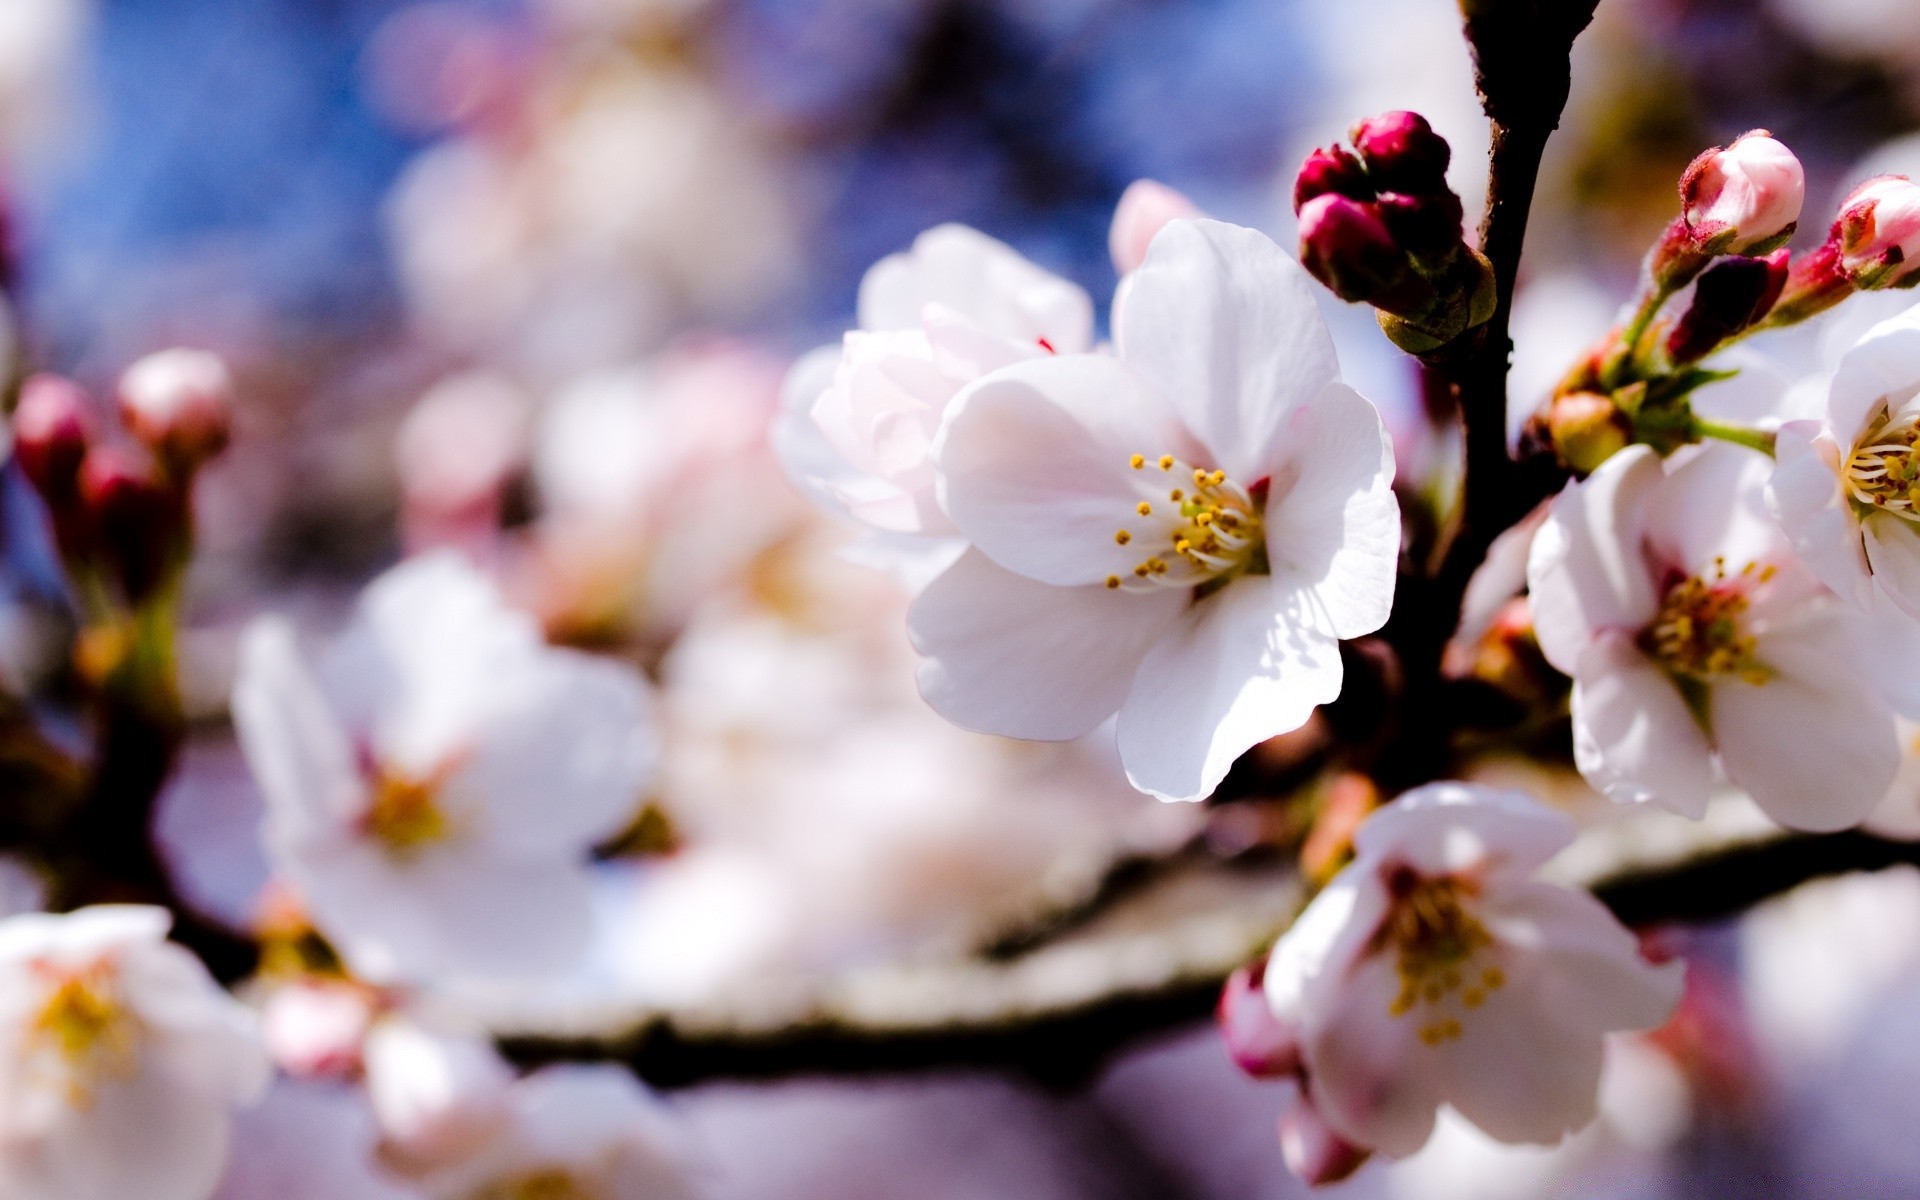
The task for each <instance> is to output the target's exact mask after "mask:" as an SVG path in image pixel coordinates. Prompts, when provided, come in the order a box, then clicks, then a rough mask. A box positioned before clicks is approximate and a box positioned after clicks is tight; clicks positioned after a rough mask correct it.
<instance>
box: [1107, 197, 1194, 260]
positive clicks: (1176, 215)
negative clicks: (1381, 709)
mask: <svg viewBox="0 0 1920 1200" xmlns="http://www.w3.org/2000/svg"><path fill="white" fill-rule="evenodd" d="M1199 215H1200V209H1199V207H1198V206H1197V205H1195V204H1194V202H1193V201H1191V200H1189V199H1187V198H1186V197H1185V196H1183V195H1181V194H1180V193H1179V192H1176V191H1174V190H1173V189H1172V188H1170V187H1168V186H1167V185H1166V184H1164V183H1156V182H1154V181H1153V180H1151V179H1137V180H1135V181H1134V182H1133V183H1131V184H1129V185H1128V186H1127V190H1126V191H1125V192H1123V193H1121V195H1120V203H1119V205H1118V206H1117V207H1116V208H1115V209H1114V210H1113V226H1112V228H1111V229H1110V230H1108V232H1107V249H1108V250H1109V251H1110V252H1111V253H1112V254H1113V269H1114V270H1116V271H1118V272H1120V273H1121V274H1122V275H1126V274H1129V273H1130V272H1132V271H1134V270H1136V269H1137V268H1138V267H1139V266H1140V264H1141V263H1143V262H1145V261H1146V259H1147V247H1148V246H1150V245H1152V244H1153V235H1154V234H1156V233H1159V232H1160V230H1161V229H1162V228H1164V227H1165V226H1166V223H1167V222H1168V221H1176V220H1179V219H1180V218H1181V217H1197V216H1199Z"/></svg>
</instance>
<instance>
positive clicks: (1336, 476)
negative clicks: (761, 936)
mask: <svg viewBox="0 0 1920 1200" xmlns="http://www.w3.org/2000/svg"><path fill="white" fill-rule="evenodd" d="M1115 330H1116V334H1117V337H1118V342H1119V355H1118V357H1108V356H1104V355H1091V354H1086V355H1071V356H1060V357H1046V358H1040V359H1035V360H1033V361H1030V362H1025V363H1020V364H1017V365H1014V366H1011V367H1006V368H1003V369H1001V370H999V371H996V372H995V373H993V374H992V375H989V376H987V377H986V378H985V379H982V380H981V381H979V382H978V383H976V384H974V385H972V386H971V387H970V388H968V389H967V391H966V392H965V393H963V394H962V395H961V396H960V397H959V398H958V399H957V400H956V401H955V403H954V405H953V406H952V408H951V409H950V411H949V413H948V415H947V419H946V422H945V424H944V425H943V426H942V428H941V431H940V436H939V440H938V442H937V444H936V445H935V447H934V455H933V457H934V462H935V464H936V465H937V467H938V469H939V472H940V485H941V502H942V504H943V506H944V508H945V510H946V512H947V514H948V515H949V516H950V517H952V519H953V522H954V524H955V525H956V526H957V527H958V529H959V530H960V532H961V533H962V535H963V536H965V537H966V539H967V540H968V541H969V542H970V543H971V544H972V548H971V549H969V550H968V551H967V553H966V554H965V555H964V556H963V557H962V558H961V559H960V560H959V561H958V562H957V563H956V564H955V565H954V566H953V567H952V568H950V569H949V570H948V571H947V572H946V573H945V574H943V575H942V576H941V577H940V578H939V579H937V580H935V581H934V582H933V583H932V584H931V585H930V586H929V587H928V588H927V590H926V591H925V592H924V593H922V595H921V596H920V599H919V600H918V602H916V604H915V605H914V608H913V611H912V613H911V615H910V617H909V621H910V625H911V628H912V631H913V636H914V642H915V645H916V647H917V648H918V649H919V651H920V652H921V654H923V655H924V656H925V658H926V661H925V663H924V664H923V665H922V668H921V671H920V686H921V690H922V692H923V694H924V695H925V696H926V697H927V700H928V702H929V703H931V704H932V705H933V707H934V708H935V710H937V711H938V712H940V713H941V714H942V715H944V716H946V717H947V718H948V719H949V720H952V721H954V722H955V723H956V724H959V725H961V726H963V727H966V728H969V729H975V730H979V731H982V732H987V733H998V734H1003V735H1008V736H1013V737H1025V738H1038V739H1065V738H1074V737H1079V736H1081V735H1083V734H1085V733H1088V732H1090V731H1091V730H1093V729H1094V728H1095V727H1097V726H1098V725H1100V724H1101V722H1103V721H1105V720H1106V719H1107V718H1108V717H1111V716H1113V715H1114V714H1115V713H1116V712H1117V713H1118V714H1119V718H1120V719H1119V726H1118V737H1119V745H1120V758H1121V761H1122V763H1123V764H1124V765H1125V767H1126V770H1127V775H1128V778H1129V779H1131V780H1132V781H1133V783H1134V785H1135V786H1136V787H1138V788H1140V789H1141V790H1143V791H1148V792H1152V793H1153V794H1155V795H1158V796H1161V797H1163V798H1167V799H1183V800H1184V799H1196V798H1199V797H1202V796H1205V795H1207V794H1208V793H1209V792H1211V791H1212V790H1213V788H1214V787H1215V785H1217V784H1218V783H1219V781H1220V779H1221V778H1222V777H1223V776H1224V775H1225V774H1226V772H1227V768H1228V767H1229V766H1231V765H1232V763H1233V760H1234V759H1235V758H1237V757H1239V755H1240V754H1241V753H1242V752H1243V751H1245V750H1247V749H1248V748H1249V747H1251V746H1253V745H1255V744H1257V743H1259V742H1261V741H1264V740H1265V739H1267V738H1269V737H1273V736H1274V735H1276V734H1280V733H1285V732H1287V731H1288V730H1291V729H1296V728H1298V727H1299V726H1300V725H1301V724H1302V723H1303V722H1305V721H1306V719H1307V718H1308V716H1309V715H1311V713H1312V711H1313V709H1314V707H1315V706H1316V705H1319V704H1324V703H1326V702H1327V701H1329V700H1331V699H1333V698H1334V696H1336V695H1338V694H1339V691H1340V681H1341V667H1340V654H1339V648H1338V644H1337V643H1338V641H1339V640H1340V639H1341V638H1352V637H1359V636H1361V635H1362V634H1366V633H1370V632H1372V631H1373V630H1375V629H1378V628H1379V627H1380V625H1381V623H1382V622H1384V621H1385V620H1386V618H1387V611H1388V609H1389V607H1390V606H1391V604H1392V600H1393V586H1394V577H1395V570H1396V566H1397V562H1398V556H1399V551H1400V536H1399V534H1400V510H1399V507H1398V505H1397V504H1396V503H1395V501H1394V498H1393V493H1392V487H1391V485H1392V482H1393V453H1392V448H1391V445H1390V444H1389V442H1388V438H1387V433H1386V430H1385V428H1384V427H1383V425H1382V424H1381V420H1380V415H1379V413H1378V412H1376V411H1375V410H1374V407H1373V405H1372V404H1370V403H1368V402H1367V401H1366V400H1365V399H1364V398H1363V397H1361V396H1360V395H1359V393H1357V392H1355V391H1353V389H1351V388H1349V387H1347V386H1346V385H1345V384H1342V383H1341V382H1340V381H1339V377H1338V372H1339V366H1338V363H1337V362H1336V360H1335V358H1334V351H1333V342H1332V339H1331V338H1330V337H1329V336H1328V334H1327V327H1326V325H1325V323H1324V322H1322V321H1321V319H1320V315H1319V312H1318V310H1317V308H1316V307H1315V301H1314V295H1313V284H1312V281H1311V280H1309V279H1308V277H1307V274H1306V272H1305V271H1304V270H1302V269H1301V267H1300V265H1299V264H1298V263H1296V262H1294V260H1293V259H1292V258H1290V257H1288V256H1287V254H1286V253H1285V252H1284V251H1282V250H1281V249H1280V248H1279V247H1278V246H1276V245H1274V243H1273V242H1272V241H1271V240H1269V239H1268V238H1267V237H1266V236H1265V235H1263V234H1260V233H1257V232H1255V231H1253V230H1250V229H1242V228H1239V227H1237V226H1232V225H1226V224H1222V223H1219V222H1215V221H1187V220H1181V221H1175V222H1173V223H1172V224H1169V225H1168V226H1167V227H1166V228H1165V229H1163V230H1162V231H1161V233H1160V235H1159V237H1157V238H1156V239H1155V240H1154V244H1153V249H1152V250H1151V251H1149V252H1148V255H1147V261H1146V263H1145V265H1143V266H1142V267H1141V268H1140V270H1139V271H1137V272H1135V274H1134V275H1133V283H1132V286H1131V287H1130V288H1129V289H1128V291H1127V293H1126V295H1125V297H1124V299H1123V302H1122V305H1121V307H1120V308H1119V310H1118V311H1117V313H1116V317H1115Z"/></svg>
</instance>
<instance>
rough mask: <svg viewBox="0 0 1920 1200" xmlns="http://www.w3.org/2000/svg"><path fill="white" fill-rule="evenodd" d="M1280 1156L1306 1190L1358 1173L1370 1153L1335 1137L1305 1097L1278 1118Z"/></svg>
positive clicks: (1318, 1112)
mask: <svg viewBox="0 0 1920 1200" xmlns="http://www.w3.org/2000/svg"><path fill="white" fill-rule="evenodd" d="M1280 1155H1281V1157H1282V1158H1284V1159H1286V1162H1287V1170H1289V1171H1292V1172H1293V1173H1294V1175H1295V1176H1297V1177H1298V1178H1299V1180H1300V1181H1301V1182H1302V1183H1305V1184H1307V1185H1308V1186H1309V1187H1319V1186H1320V1185H1322V1184H1327V1183H1338V1182H1340V1181H1341V1180H1342V1179H1345V1178H1346V1177H1347V1176H1349V1175H1351V1174H1353V1173H1354V1172H1355V1171H1358V1170H1359V1169H1360V1168H1361V1166H1362V1165H1364V1164H1365V1163H1366V1161H1367V1159H1368V1158H1370V1157H1372V1155H1373V1151H1371V1150H1369V1149H1367V1148H1366V1147H1365V1146H1356V1145H1354V1144H1353V1143H1352V1142H1349V1141H1348V1140H1346V1139H1345V1138H1343V1137H1341V1136H1340V1135H1339V1134H1338V1133H1335V1132H1334V1131H1333V1129H1332V1127H1330V1126H1329V1125H1328V1124H1327V1120H1326V1118H1325V1117H1323V1116H1321V1115H1320V1110H1319V1109H1318V1108H1316V1107H1315V1106H1314V1103H1313V1101H1312V1100H1311V1099H1310V1098H1309V1097H1307V1096H1306V1095H1305V1094H1304V1093H1303V1094H1302V1095H1301V1097H1300V1100H1299V1103H1297V1104H1295V1105H1294V1106H1293V1107H1292V1108H1290V1109H1288V1110H1287V1111H1286V1112H1284V1113H1282V1114H1280Z"/></svg>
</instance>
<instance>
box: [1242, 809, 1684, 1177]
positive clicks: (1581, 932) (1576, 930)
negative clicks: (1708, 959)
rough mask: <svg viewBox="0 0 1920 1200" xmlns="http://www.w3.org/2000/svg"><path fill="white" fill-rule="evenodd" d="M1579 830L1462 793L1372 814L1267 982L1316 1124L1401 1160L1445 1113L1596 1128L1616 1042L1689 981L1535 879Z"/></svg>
mask: <svg viewBox="0 0 1920 1200" xmlns="http://www.w3.org/2000/svg"><path fill="white" fill-rule="evenodd" d="M1573 834H1574V825H1573V822H1572V821H1571V820H1570V819H1568V818H1567V817H1564V816H1562V815H1560V814H1558V813H1555V812H1552V811H1551V810H1549V809H1547V808H1545V807H1543V806H1541V805H1540V804H1538V803H1536V802H1535V801H1533V800H1531V799H1530V798H1528V797H1526V796H1524V795H1522V794H1520V793H1517V792H1497V791H1493V790H1490V789H1486V788H1478V787H1473V786H1470V785H1466V784H1451V783H1446V784H1433V785H1430V786H1428V787H1424V788H1419V789H1417V790H1415V791H1413V792H1409V793H1408V794H1406V795H1405V796H1402V797H1401V798H1400V799H1399V800H1397V801H1395V802H1394V803H1392V804H1390V805H1388V806H1387V807H1385V808H1383V809H1381V810H1379V811H1378V812H1376V813H1375V814H1374V815H1373V816H1372V817H1370V818H1368V820H1367V822H1366V823H1365V824H1364V825H1362V826H1361V827H1360V830H1359V833H1358V834H1357V835H1356V837H1355V840H1354V851H1355V857H1354V860H1353V862H1352V863H1350V864H1349V865H1348V866H1347V867H1346V868H1345V869H1344V870H1343V871H1342V872H1341V873H1340V874H1339V875H1338V876H1337V877H1335V879H1334V880H1333V882H1332V883H1330V884H1329V885H1328V886H1327V887H1326V888H1325V889H1324V890H1323V891H1322V892H1321V893H1320V894H1319V895H1318V896H1316V897H1315V898H1314V900H1313V903H1312V904H1310V905H1308V907H1307V910H1306V911H1305V912H1304V913H1302V914H1301V916H1300V919H1299V920H1298V921H1296V922H1295V923H1294V926H1293V928H1292V929H1290V930H1289V931H1288V932H1287V933H1286V934H1285V935H1283V936H1282V937H1281V939H1280V941H1279V942H1278V944H1277V945H1276V946H1275V947H1274V951H1273V955H1272V956H1271V958H1270V959H1269V960H1268V963H1267V968H1266V979H1265V986H1266V992H1267V999H1268V1002H1269V1003H1270V1004H1271V1006H1272V1009H1273V1012H1274V1015H1275V1016H1276V1017H1277V1018H1278V1019H1279V1020H1280V1021H1282V1022H1283V1023H1285V1024H1288V1025H1290V1026H1292V1027H1293V1029H1294V1030H1295V1031H1296V1032H1297V1036H1298V1039H1299V1052H1300V1063H1301V1069H1302V1072H1303V1075H1304V1080H1305V1083H1304V1088H1303V1091H1302V1096H1301V1105H1302V1107H1303V1109H1306V1110H1308V1112H1309V1114H1310V1117H1311V1120H1310V1121H1309V1125H1310V1126H1313V1127H1316V1128H1317V1127H1320V1126H1324V1130H1325V1131H1326V1132H1327V1133H1328V1134H1330V1135H1331V1136H1332V1137H1333V1138H1335V1139H1337V1140H1338V1141H1340V1142H1344V1143H1347V1144H1349V1145H1350V1146H1353V1147H1358V1148H1362V1149H1367V1150H1374V1151H1378V1152H1380V1153H1383V1154H1386V1155H1389V1156H1391V1157H1396V1158H1397V1157H1403V1156H1405V1155H1408V1154H1411V1153H1413V1152H1414V1151H1415V1150H1418V1149H1419V1148H1420V1146H1421V1145H1422V1144H1423V1143H1425V1142H1426V1140H1427V1137H1428V1135H1429V1134H1430V1133H1431V1132H1432V1130H1433V1124H1434V1115H1435V1113H1436V1111H1437V1110H1438V1109H1439V1108H1440V1106H1441V1105H1443V1104H1445V1105H1450V1106H1451V1107H1453V1108H1454V1109H1456V1110H1458V1111H1459V1112H1460V1113H1461V1114H1462V1115H1463V1116H1465V1117H1466V1118H1467V1119H1468V1120H1469V1121H1472V1122H1473V1123H1474V1124H1475V1125H1477V1126H1479V1127H1480V1128H1481V1129H1482V1130H1483V1131H1485V1132H1486V1133H1488V1134H1490V1135H1492V1136H1493V1137H1495V1138H1497V1139H1498V1140H1500V1141H1504V1142H1531V1143H1542V1144H1546V1143H1553V1142H1557V1141H1559V1140H1560V1138H1561V1137H1563V1136H1564V1135H1565V1134H1567V1133H1568V1132H1570V1131H1572V1130H1575V1129H1579V1128H1580V1127H1581V1126H1583V1125H1585V1124H1587V1123H1588V1122H1589V1121H1591V1120H1592V1119H1593V1118H1594V1115H1595V1111H1596V1097H1597V1095H1598V1089H1599V1082H1600V1067H1601V1058H1602V1048H1603V1035H1605V1034H1607V1033H1609V1032H1613V1031H1616V1030H1628V1029H1646V1028H1650V1027H1652V1026H1654V1025H1658V1024H1659V1023H1660V1022H1662V1021H1664V1020H1665V1019H1666V1017H1667V1014H1668V1013H1670V1012H1671V1011H1672V1010H1673V1007H1674V1005H1675V1004H1676V1003H1677V1002H1678V1000H1679V996H1680V982H1681V975H1682V968H1681V967H1680V966H1679V965H1678V964H1667V965H1664V966H1655V965H1653V964H1651V963H1649V962H1647V961H1646V960H1645V959H1644V958H1643V957H1641V954H1640V951H1639V945H1638V942H1637V941H1636V939H1635V938H1634V936H1633V934H1632V933H1630V932H1629V931H1628V930H1627V929H1625V928H1624V927H1623V926H1621V925H1620V923H1619V922H1618V921H1616V920H1615V919H1614V917H1613V915H1612V914H1611V913H1609V912H1608V911H1607V910H1606V909H1605V908H1604V907H1602V906H1601V905H1600V903H1599V902H1598V901H1596V900H1595V899H1594V898H1593V897H1592V896H1590V895H1587V894H1586V893H1584V892H1577V891H1572V890H1568V889H1566V888H1561V887H1556V886H1554V885H1551V884H1547V883H1542V882H1539V881H1538V880H1536V879H1534V878H1533V876H1534V873H1535V872H1536V871H1537V870H1538V869H1539V868H1540V867H1541V865H1542V864H1544V863H1545V862H1546V861H1547V859H1549V858H1550V857H1552V856H1553V855H1554V854H1555V853H1556V852H1557V851H1559V850H1560V849H1562V848H1563V847H1564V846H1566V845H1567V844H1568V843H1569V842H1571V841H1572V840H1573ZM1283 1147H1285V1142H1284V1140H1283ZM1312 1148H1313V1147H1312V1146H1310V1145H1307V1144H1305V1143H1304V1142H1302V1144H1301V1145H1300V1146H1299V1147H1297V1148H1296V1149H1297V1150H1300V1151H1304V1150H1311V1149H1312Z"/></svg>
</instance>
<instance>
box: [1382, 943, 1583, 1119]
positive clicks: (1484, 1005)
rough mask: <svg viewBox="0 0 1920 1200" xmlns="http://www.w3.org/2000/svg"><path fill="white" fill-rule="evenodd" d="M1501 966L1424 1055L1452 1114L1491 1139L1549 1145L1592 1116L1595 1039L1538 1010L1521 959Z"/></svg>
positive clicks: (1506, 962) (1539, 1008)
mask: <svg viewBox="0 0 1920 1200" xmlns="http://www.w3.org/2000/svg"><path fill="white" fill-rule="evenodd" d="M1503 969H1504V970H1505V971H1506V974H1507V977H1508V978H1507V983H1506V985H1505V986H1503V987H1499V988H1495V989H1492V990H1491V991H1488V992H1487V993H1486V999H1485V1000H1484V1001H1482V1002H1481V1004H1480V1005H1479V1007H1477V1008H1474V1009H1470V1010H1467V1011H1466V1012H1465V1014H1464V1015H1463V1016H1461V1017H1460V1018H1459V1020H1460V1025H1461V1031H1460V1036H1459V1037H1458V1038H1453V1039H1449V1040H1447V1041H1444V1042H1442V1043H1440V1044H1439V1045H1438V1046H1435V1047H1432V1049H1431V1053H1432V1054H1433V1055H1434V1057H1435V1059H1436V1060H1437V1062H1438V1066H1437V1070H1438V1072H1439V1073H1440V1075H1441V1076H1442V1078H1443V1080H1444V1082H1443V1083H1442V1085H1441V1086H1442V1088H1443V1092H1444V1096H1445V1098H1446V1100H1447V1102H1448V1103H1450V1104H1452V1105H1453V1106H1454V1107H1455V1108H1457V1109H1459V1110H1460V1115H1462V1116H1464V1117H1466V1118H1467V1119H1468V1120H1469V1121H1472V1122H1473V1123H1474V1124H1475V1125H1478V1126H1479V1127H1480V1128H1481V1129H1482V1130H1484V1131H1486V1132H1487V1133H1488V1134H1489V1135H1490V1136H1492V1137H1493V1138H1494V1139H1495V1140H1497V1141H1502V1142H1520V1143H1534V1144H1539V1145H1549V1144H1552V1143H1554V1142H1557V1141H1559V1140H1560V1139H1561V1137H1563V1136H1564V1135H1566V1134H1568V1133H1571V1132H1572V1131H1574V1130H1576V1129H1579V1128H1581V1127H1583V1126H1585V1125H1586V1124H1588V1123H1589V1122H1590V1121H1592V1120H1593V1118H1594V1117H1595V1115H1596V1114H1597V1112H1598V1109H1599V1100H1600V1064H1601V1059H1602V1047H1601V1038H1600V1034H1599V1033H1598V1032H1597V1031H1594V1030H1590V1029H1572V1030H1569V1029H1566V1028H1564V1027H1562V1026H1561V1025H1559V1024H1558V1023H1557V1021H1556V1020H1555V1014H1553V1013H1552V1012H1550V1011H1543V1006H1542V1005H1541V1004H1540V1001H1539V999H1538V997H1537V996H1536V995H1535V994H1534V991H1533V980H1532V979H1530V978H1529V974H1530V971H1529V964H1527V963H1526V962H1525V961H1524V960H1519V961H1514V960H1507V961H1505V962H1503ZM1417 1011H1418V1010H1416V1013H1417Z"/></svg>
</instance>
